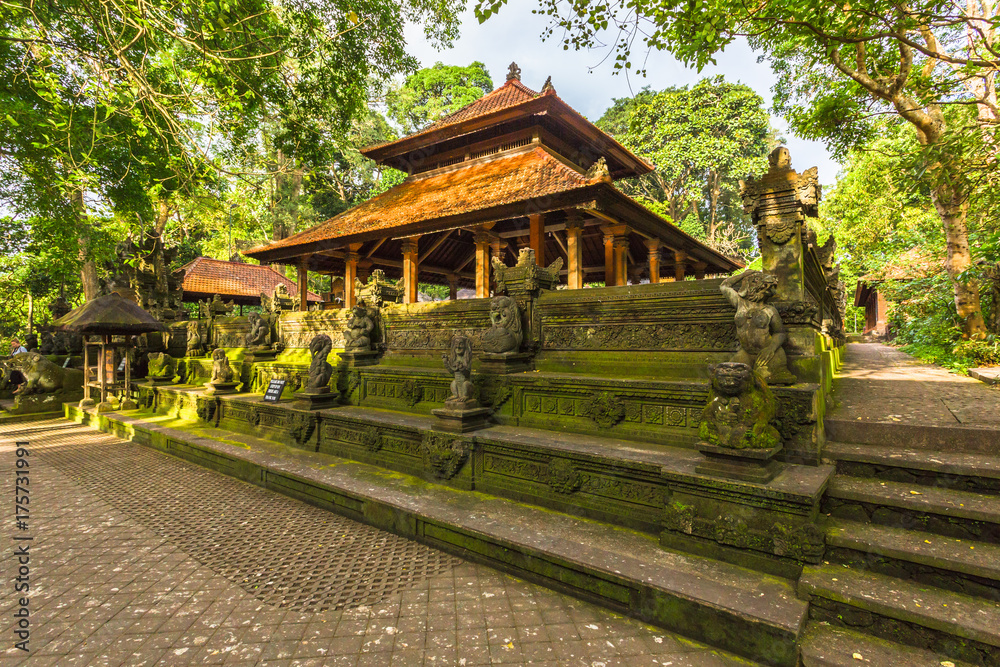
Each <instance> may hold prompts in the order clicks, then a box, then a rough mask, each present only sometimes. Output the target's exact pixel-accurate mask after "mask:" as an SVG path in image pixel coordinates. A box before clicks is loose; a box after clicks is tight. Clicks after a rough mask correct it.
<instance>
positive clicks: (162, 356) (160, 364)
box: [146, 352, 177, 378]
mask: <svg viewBox="0 0 1000 667" xmlns="http://www.w3.org/2000/svg"><path fill="white" fill-rule="evenodd" d="M176 374H177V361H176V360H175V359H174V358H173V357H171V356H170V355H169V354H167V353H166V352H150V354H149V367H148V370H147V371H146V375H147V376H148V377H153V378H168V377H173V376H174V375H176Z"/></svg>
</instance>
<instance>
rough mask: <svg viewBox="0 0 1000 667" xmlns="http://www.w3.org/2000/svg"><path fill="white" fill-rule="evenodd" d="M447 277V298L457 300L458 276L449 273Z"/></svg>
mask: <svg viewBox="0 0 1000 667" xmlns="http://www.w3.org/2000/svg"><path fill="white" fill-rule="evenodd" d="M477 253H478V250H477ZM447 277H448V298H449V299H451V300H452V301H454V300H455V299H457V298H458V276H457V275H456V274H454V273H449V274H448V276H447ZM477 286H478V281H477Z"/></svg>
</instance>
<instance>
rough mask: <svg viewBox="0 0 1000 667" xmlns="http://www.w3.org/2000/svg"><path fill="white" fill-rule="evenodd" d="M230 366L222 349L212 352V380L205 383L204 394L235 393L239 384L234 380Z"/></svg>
mask: <svg viewBox="0 0 1000 667" xmlns="http://www.w3.org/2000/svg"><path fill="white" fill-rule="evenodd" d="M234 377H235V374H234V373H233V368H232V366H230V365H229V357H227V356H226V351H225V350H223V349H222V348H216V349H215V350H213V351H212V379H211V380H209V381H208V382H206V383H205V386H206V387H207V389H206V391H205V393H206V394H231V393H233V392H234V391H236V385H237V384H239V382H238V381H237V380H236V379H234Z"/></svg>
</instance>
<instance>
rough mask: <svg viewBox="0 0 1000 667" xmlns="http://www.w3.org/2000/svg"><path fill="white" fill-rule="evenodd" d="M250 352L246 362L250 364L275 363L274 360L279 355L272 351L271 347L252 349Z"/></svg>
mask: <svg viewBox="0 0 1000 667" xmlns="http://www.w3.org/2000/svg"><path fill="white" fill-rule="evenodd" d="M248 352H249V354H248V355H247V358H246V360H247V361H249V362H254V361H274V358H275V357H276V356H277V354H278V352H277V351H276V350H272V349H271V348H269V347H259V348H256V347H251V348H250V349H249V350H248Z"/></svg>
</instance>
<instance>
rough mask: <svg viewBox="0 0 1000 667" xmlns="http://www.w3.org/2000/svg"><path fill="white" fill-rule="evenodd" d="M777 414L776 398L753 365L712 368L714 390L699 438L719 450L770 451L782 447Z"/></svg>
mask: <svg viewBox="0 0 1000 667" xmlns="http://www.w3.org/2000/svg"><path fill="white" fill-rule="evenodd" d="M774 414H775V400H774V396H773V395H772V394H771V391H770V390H769V389H768V388H767V385H766V384H764V382H763V381H761V379H760V377H759V375H757V374H756V373H754V372H753V370H752V369H751V368H750V366H749V365H747V364H744V363H740V362H733V361H730V362H726V363H722V364H719V365H717V366H715V367H714V368H713V369H712V389H711V391H709V394H708V405H706V406H705V409H704V410H703V411H702V414H701V424H700V426H699V429H698V435H699V436H700V437H701V439H702V440H703V441H705V442H707V443H709V444H712V445H718V446H719V447H730V448H732V449H770V448H772V447H776V446H778V445H779V444H781V435H780V434H779V433H778V430H777V429H776V428H775V427H774V426H773V425H772V424H771V421H772V420H773V419H774Z"/></svg>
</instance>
